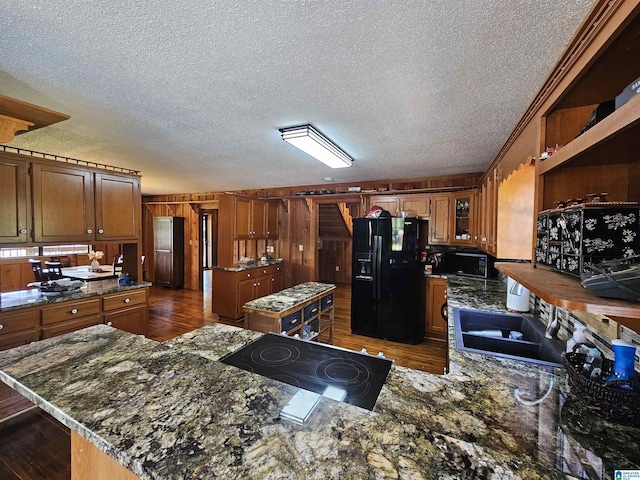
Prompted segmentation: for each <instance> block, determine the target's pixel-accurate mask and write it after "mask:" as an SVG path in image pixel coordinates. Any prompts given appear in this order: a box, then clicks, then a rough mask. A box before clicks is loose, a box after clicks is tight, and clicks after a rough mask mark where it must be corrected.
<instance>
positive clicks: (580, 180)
mask: <svg viewBox="0 0 640 480" xmlns="http://www.w3.org/2000/svg"><path fill="white" fill-rule="evenodd" d="M639 31H640V1H638V0H616V1H604V0H601V1H599V2H597V3H596V4H595V5H594V7H593V9H592V11H591V13H590V14H589V17H588V18H587V20H586V21H585V23H583V25H582V26H581V27H580V28H579V30H578V33H577V34H576V36H575V37H574V39H573V40H572V42H571V44H570V45H569V46H568V47H567V49H566V50H565V53H564V54H563V56H562V58H561V59H560V60H559V61H558V63H557V64H556V66H555V67H554V69H553V70H552V72H551V73H550V75H549V77H548V80H547V82H545V85H544V86H543V88H542V89H541V91H540V92H539V94H538V96H537V97H536V99H535V100H534V102H532V106H530V107H529V110H528V111H527V113H526V115H525V117H523V118H527V120H526V122H528V123H527V125H528V126H523V127H522V128H521V129H520V132H524V131H525V130H526V129H527V128H529V126H532V129H533V128H534V129H535V130H536V131H538V132H539V134H538V135H537V136H536V137H531V138H536V140H537V142H536V143H537V145H536V146H537V148H538V152H542V151H544V149H545V148H546V147H553V146H555V145H559V146H560V147H561V148H560V149H559V150H558V151H557V152H556V153H554V154H553V155H552V156H550V157H549V158H547V159H545V160H541V161H537V162H536V166H535V186H536V188H535V212H534V218H533V219H532V224H533V225H535V223H534V222H535V221H536V218H535V217H539V214H540V212H542V211H545V210H549V209H553V208H554V207H555V203H556V202H558V201H565V200H568V199H576V198H583V199H586V196H587V195H588V194H590V193H605V192H606V193H608V194H609V195H608V197H607V200H608V201H615V202H637V201H640V155H639V154H638V152H640V96H637V95H636V96H635V97H633V98H631V99H630V100H629V101H628V102H627V103H626V104H624V105H622V106H619V108H618V109H617V110H615V111H614V112H613V113H611V115H609V116H608V117H606V118H604V119H603V120H601V121H600V122H599V123H597V124H596V125H594V126H593V127H591V128H590V129H589V130H587V131H585V132H584V133H582V134H580V132H581V130H582V128H583V127H584V125H585V124H586V123H587V122H588V121H589V118H590V116H591V112H592V111H593V110H594V109H595V108H596V107H597V106H598V105H599V104H601V103H602V102H605V101H608V100H612V99H614V98H615V97H616V96H617V95H618V94H620V93H621V92H622V91H623V90H624V89H625V88H626V87H627V86H628V85H629V84H631V83H632V82H633V81H635V80H636V79H637V78H639V77H640V62H638V58H640V43H639V42H638V32H639ZM532 129H530V130H532ZM532 131H533V130H532ZM527 141H529V138H528V137H527ZM514 143H515V142H514ZM529 144H530V145H531V146H533V142H529V143H528V144H527V145H529ZM547 230H548V226H545V225H544V221H542V222H538V228H537V229H534V231H533V234H532V239H534V240H535V244H536V245H537V246H538V257H536V260H537V261H538V262H539V263H538V265H536V266H533V265H530V264H498V265H497V268H498V269H499V270H500V271H502V272H503V273H505V274H506V275H508V276H510V277H512V278H514V279H515V280H516V281H518V282H519V283H521V284H522V285H524V286H526V287H527V288H529V289H530V290H531V291H532V292H534V293H535V294H536V295H538V296H540V297H541V298H543V299H544V300H546V301H549V302H550V303H553V304H554V305H558V306H561V307H564V308H568V309H572V310H581V311H586V312H590V313H594V314H598V315H605V316H608V317H610V318H613V319H615V320H616V321H617V322H619V323H622V324H624V325H627V326H629V328H632V329H634V330H636V331H638V328H640V320H639V319H640V305H638V304H637V303H633V302H627V301H623V300H615V299H607V298H602V297H598V296H596V295H594V294H592V293H591V292H589V291H587V290H585V289H584V288H582V285H581V284H580V280H579V279H576V278H572V277H570V276H567V275H566V274H563V273H557V272H555V271H551V270H549V269H547V268H546V267H545V266H542V265H540V263H543V264H544V263H548V264H552V261H554V259H553V258H547V259H545V257H544V255H543V254H542V247H544V246H545V245H546V246H547V247H548V248H551V247H554V245H552V243H553V242H554V241H556V240H554V239H552V238H550V237H549V236H548V233H547ZM545 242H546V243H545ZM555 247H558V245H555ZM558 248H559V247H558ZM534 251H535V245H534ZM499 257H500V258H506V257H502V256H500V255H499Z"/></svg>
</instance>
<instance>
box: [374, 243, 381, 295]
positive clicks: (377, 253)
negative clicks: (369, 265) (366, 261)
mask: <svg viewBox="0 0 640 480" xmlns="http://www.w3.org/2000/svg"><path fill="white" fill-rule="evenodd" d="M373 265H374V279H375V285H374V298H380V290H381V288H380V275H381V272H382V268H381V267H382V237H381V236H380V235H376V236H375V237H373Z"/></svg>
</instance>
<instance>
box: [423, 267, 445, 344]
mask: <svg viewBox="0 0 640 480" xmlns="http://www.w3.org/2000/svg"><path fill="white" fill-rule="evenodd" d="M446 311H447V279H446V278H435V277H429V278H427V304H426V312H425V313H426V325H425V336H426V337H430V338H438V339H442V340H444V339H446V338H447V332H448V324H447V319H446V318H444V313H445V312H446Z"/></svg>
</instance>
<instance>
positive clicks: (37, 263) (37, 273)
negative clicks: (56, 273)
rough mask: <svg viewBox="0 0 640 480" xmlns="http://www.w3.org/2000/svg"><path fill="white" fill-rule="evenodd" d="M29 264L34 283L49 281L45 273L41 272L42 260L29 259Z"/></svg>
mask: <svg viewBox="0 0 640 480" xmlns="http://www.w3.org/2000/svg"><path fill="white" fill-rule="evenodd" d="M29 264H30V265H31V270H33V277H34V278H35V281H36V282H46V281H47V280H49V278H48V277H47V275H46V273H45V272H43V271H42V260H36V259H35V258H30V259H29Z"/></svg>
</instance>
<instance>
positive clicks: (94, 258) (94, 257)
mask: <svg viewBox="0 0 640 480" xmlns="http://www.w3.org/2000/svg"><path fill="white" fill-rule="evenodd" d="M102 257H104V252H103V251H101V250H95V251H94V250H89V260H91V265H89V270H90V271H92V272H100V271H101V270H100V262H99V261H98V260H100V259H101V258H102Z"/></svg>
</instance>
